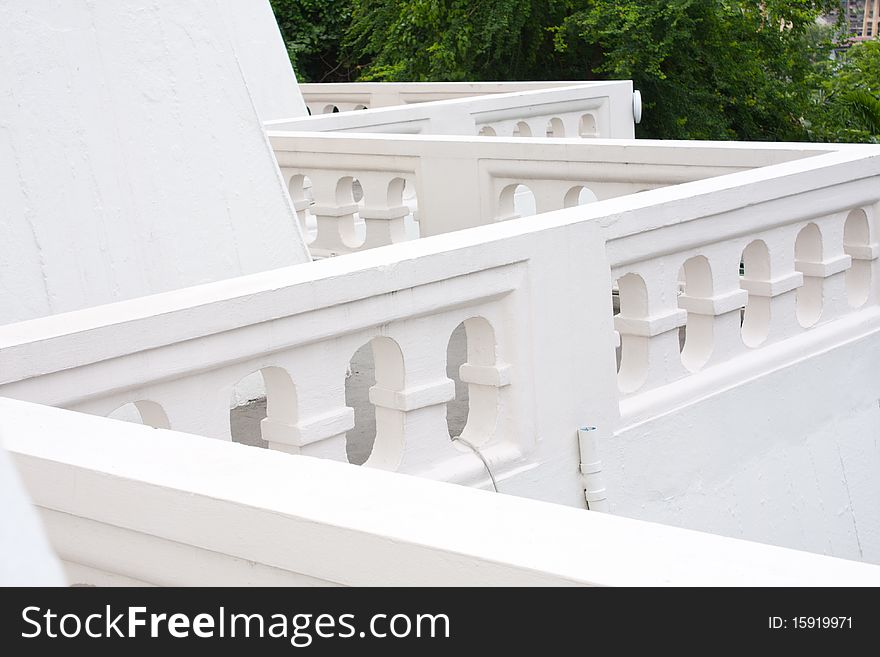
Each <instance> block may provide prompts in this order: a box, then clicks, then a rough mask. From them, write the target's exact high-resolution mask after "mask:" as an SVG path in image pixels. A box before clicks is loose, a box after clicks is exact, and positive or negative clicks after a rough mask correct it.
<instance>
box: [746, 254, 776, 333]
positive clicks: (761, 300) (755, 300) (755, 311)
mask: <svg viewBox="0 0 880 657" xmlns="http://www.w3.org/2000/svg"><path fill="white" fill-rule="evenodd" d="M740 278H741V281H740V287H742V288H743V289H745V290H748V289H749V287H750V286H754V285H756V284H763V285H766V286H767V287H768V289H769V285H770V281H771V277H770V250H769V249H768V248H767V244H766V243H765V242H764V241H763V240H755V241H753V242H751V243H749V245H748V246H746V248H745V249H744V250H743V253H742V265H741V267H740ZM770 302H771V299H770V297H769V296H767V295H766V294H753V293H749V297H748V301H747V303H746V307H745V308H744V309H743V315H742V339H743V343H744V344H745V345H746V346H747V347H757V346H759V345H761V344H762V343H763V342H764V341H765V340H766V339H767V334H768V332H769V330H770Z"/></svg>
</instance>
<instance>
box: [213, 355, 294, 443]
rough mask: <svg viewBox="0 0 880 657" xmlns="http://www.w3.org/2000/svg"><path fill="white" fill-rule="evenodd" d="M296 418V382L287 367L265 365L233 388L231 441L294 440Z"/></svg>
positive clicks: (230, 422)
mask: <svg viewBox="0 0 880 657" xmlns="http://www.w3.org/2000/svg"><path fill="white" fill-rule="evenodd" d="M296 422H297V398H296V386H295V385H294V384H293V379H291V377H290V375H289V374H288V373H287V370H285V369H284V368H281V367H274V366H270V367H264V368H262V369H260V370H257V371H256V372H252V373H250V374H248V375H247V376H245V377H243V378H242V379H240V380H239V381H238V383H236V384H235V386H233V388H232V398H231V400H230V410H229V433H230V435H231V436H232V441H233V442H236V443H241V444H243V445H251V446H253V447H268V446H269V445H268V442H269V441H273V442H278V443H279V444H283V443H284V441H290V440H292V439H291V438H290V434H292V433H294V432H295V428H294V427H295V425H296Z"/></svg>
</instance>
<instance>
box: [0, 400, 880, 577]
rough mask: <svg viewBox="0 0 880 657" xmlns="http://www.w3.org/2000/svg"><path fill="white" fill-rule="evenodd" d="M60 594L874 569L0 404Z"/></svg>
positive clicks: (2, 424) (0, 419) (861, 573)
mask: <svg viewBox="0 0 880 657" xmlns="http://www.w3.org/2000/svg"><path fill="white" fill-rule="evenodd" d="M0 431H2V432H3V433H4V435H6V436H7V441H8V445H9V448H10V450H11V452H12V453H13V455H14V457H15V460H16V463H17V465H18V467H19V469H20V471H21V474H22V477H23V478H24V481H25V483H26V485H27V487H28V489H29V490H30V492H31V495H32V496H33V498H34V501H35V503H36V505H37V507H38V508H39V509H40V511H41V513H42V515H43V519H44V521H45V523H46V525H47V527H48V531H49V536H50V538H51V541H52V544H53V546H54V547H55V549H56V550H57V552H58V554H59V556H60V557H61V558H62V559H63V561H64V563H65V566H66V567H67V571H68V575H69V577H70V579H71V581H72V582H73V583H83V584H138V583H141V584H160V585H239V586H251V585H374V586H375V585H390V586H393V585H402V586H417V585H418V586H430V585H443V586H453V585H465V586H473V585H482V586H507V585H520V586H522V585H544V586H546V585H595V586H631V585H642V586H658V585H662V586H823V585H824V586H877V585H880V567H877V566H870V565H866V564H860V563H856V562H851V561H844V560H840V559H834V558H831V557H824V556H820V555H814V554H809V553H805V552H797V551H794V550H787V549H783V548H777V547H772V546H767V545H761V544H759V543H749V542H746V541H740V540H734V539H728V538H722V537H720V536H713V535H710V534H702V533H699V532H693V531H687V530H681V529H675V528H672V527H666V526H662V525H656V524H652V523H647V522H641V521H636V520H629V519H626V518H616V517H613V516H609V515H606V514H598V513H590V512H587V511H581V510H577V509H571V508H567V507H563V506H558V505H554V504H548V503H543V502H537V501H534V500H526V499H522V498H517V497H511V496H507V495H496V494H493V493H488V492H484V491H478V490H473V489H469V488H463V487H459V486H451V485H449V484H444V483H441V482H432V481H427V480H424V479H417V478H412V477H405V476H401V475H397V474H394V473H388V472H381V471H378V470H374V469H369V468H358V467H357V466H352V465H346V464H341V463H332V462H329V461H324V460H318V459H311V458H307V457H302V456H291V455H287V454H282V453H279V452H274V451H267V450H256V449H252V448H248V447H244V446H241V445H235V444H230V443H222V442H218V441H212V440H209V439H206V438H202V437H199V436H192V435H187V434H181V433H176V432H172V431H164V430H156V429H151V428H148V427H142V426H136V425H131V424H127V423H119V422H114V421H112V420H107V419H104V418H97V417H90V416H86V415H82V414H76V413H71V412H69V411H64V410H61V409H53V408H47V407H43V406H39V405H34V404H28V403H24V402H16V401H11V400H0Z"/></svg>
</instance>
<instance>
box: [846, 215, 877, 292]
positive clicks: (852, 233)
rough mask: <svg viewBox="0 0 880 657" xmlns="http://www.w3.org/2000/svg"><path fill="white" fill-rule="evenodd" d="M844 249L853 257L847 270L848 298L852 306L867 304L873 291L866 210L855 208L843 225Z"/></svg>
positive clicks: (868, 225) (869, 233)
mask: <svg viewBox="0 0 880 657" xmlns="http://www.w3.org/2000/svg"><path fill="white" fill-rule="evenodd" d="M843 250H844V252H845V253H847V254H848V255H849V256H850V257H852V266H851V267H850V268H849V269H847V270H846V298H847V301H848V302H849V305H850V306H851V307H852V308H859V307H861V306H863V305H865V302H866V301H867V300H868V295H869V294H870V292H871V262H872V260H871V259H870V258H871V257H873V256H872V254H870V250H871V227H870V224H869V223H868V215H867V214H866V213H865V211H864V210H861V209H859V210H853V211H852V212H850V213H849V215H848V216H847V218H846V223H845V224H844V226H843Z"/></svg>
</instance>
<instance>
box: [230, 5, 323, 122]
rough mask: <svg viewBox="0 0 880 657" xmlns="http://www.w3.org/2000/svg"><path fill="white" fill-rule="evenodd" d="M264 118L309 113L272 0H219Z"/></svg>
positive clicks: (236, 50) (258, 111)
mask: <svg viewBox="0 0 880 657" xmlns="http://www.w3.org/2000/svg"><path fill="white" fill-rule="evenodd" d="M216 3H217V8H218V9H219V10H221V11H222V13H223V18H224V20H225V21H226V26H227V29H228V30H229V34H230V37H231V39H232V45H233V49H234V52H235V59H236V61H237V62H238V65H239V67H241V72H242V74H243V75H244V79H245V83H246V84H247V88H248V92H249V94H250V96H251V99H252V100H253V102H254V106H255V107H256V109H257V114H258V115H259V116H260V118H261V119H262V120H263V121H272V120H275V119H285V118H290V117H294V116H308V113H307V110H306V104H305V101H304V100H303V95H302V92H301V91H300V88H299V85H297V82H296V75H295V74H294V71H293V67H292V66H291V65H290V58H289V57H288V55H287V48H286V47H285V46H284V40H283V39H282V38H281V32H280V31H279V30H278V24H277V23H276V22H275V15H274V14H273V13H272V7H271V5H270V4H269V0H244V1H242V0H216Z"/></svg>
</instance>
